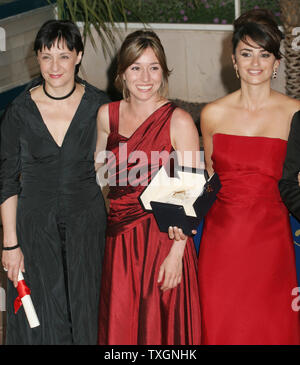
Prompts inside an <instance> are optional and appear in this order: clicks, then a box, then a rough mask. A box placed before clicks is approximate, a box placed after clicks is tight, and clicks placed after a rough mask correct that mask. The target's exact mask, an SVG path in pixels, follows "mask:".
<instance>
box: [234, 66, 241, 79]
mask: <svg viewBox="0 0 300 365" xmlns="http://www.w3.org/2000/svg"><path fill="white" fill-rule="evenodd" d="M234 69H235V74H236V77H237V78H238V79H239V78H240V74H239V70H238V68H237V66H235V67H234Z"/></svg>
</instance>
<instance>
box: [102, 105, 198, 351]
mask: <svg viewBox="0 0 300 365" xmlns="http://www.w3.org/2000/svg"><path fill="white" fill-rule="evenodd" d="M119 106H120V102H114V103H111V104H110V105H109V119H110V131H111V132H110V135H109V137H108V146H107V149H108V150H109V151H112V152H113V153H114V155H115V156H116V159H114V158H110V160H109V162H108V165H109V168H110V171H114V169H115V170H116V173H115V174H114V175H112V176H111V178H110V181H113V180H114V178H115V180H116V183H117V186H110V192H109V196H108V197H109V199H110V212H109V217H108V230H107V240H106V249H105V257H104V266H103V272H102V285H101V296H100V318H99V344H104V345H106V344H109V345H124V344H125V345H142V344H143V345H160V344H161V345H173V344H177V345H180V344H182V345H185V344H200V336H201V325H200V306H199V292H198V283H197V257H196V252H195V247H194V244H193V240H192V239H191V238H189V239H188V242H187V244H186V248H185V253H184V257H183V274H182V281H181V284H180V285H179V286H178V287H177V288H174V289H171V290H168V291H166V292H164V293H163V292H162V291H161V290H160V284H159V283H158V282H157V279H158V273H159V269H160V266H161V264H162V262H163V261H164V259H165V258H166V257H167V255H168V253H169V251H170V248H171V246H172V244H173V241H172V240H170V239H169V237H168V235H167V234H166V233H161V232H160V231H159V229H158V226H157V224H156V222H155V219H154V217H153V215H152V214H151V213H148V212H145V211H144V210H143V209H142V206H141V204H140V202H139V200H138V197H139V195H140V194H141V192H142V191H143V190H144V189H145V187H146V185H147V184H148V182H149V181H150V179H151V174H153V173H155V172H157V170H158V168H159V167H160V166H161V165H162V163H165V162H166V161H161V160H160V161H158V162H157V163H156V164H154V165H153V164H152V165H151V152H153V151H158V152H162V151H166V152H168V153H170V152H171V151H172V150H173V148H172V145H171V140H170V133H169V131H170V120H171V116H172V113H173V111H174V109H175V106H174V105H173V104H172V103H167V104H165V105H163V106H161V107H160V108H159V109H158V110H156V111H155V112H154V113H152V114H151V115H150V116H149V117H148V118H147V119H146V120H145V121H144V122H143V124H142V125H141V126H140V127H139V128H138V129H137V130H136V131H135V132H134V133H133V135H132V136H131V137H130V138H126V137H124V136H121V135H120V134H119V133H118V126H119ZM119 144H121V145H119ZM125 150H127V153H126V151H125ZM122 151H123V152H124V151H125V153H123V152H122ZM133 151H141V152H143V153H142V156H140V160H139V165H141V164H143V167H144V173H141V174H140V175H139V174H138V173H137V172H136V170H135V167H137V166H136V162H129V163H128V164H127V161H126V160H127V156H129V154H130V153H132V152H133ZM138 153H139V152H138ZM168 153H167V154H166V156H167V155H168ZM145 157H146V158H145ZM133 159H134V158H133ZM129 160H130V159H129ZM128 176H129V177H130V178H129V177H128ZM134 176H136V178H134ZM128 180H131V181H130V183H131V184H130V185H129V184H128ZM133 185H137V186H133Z"/></svg>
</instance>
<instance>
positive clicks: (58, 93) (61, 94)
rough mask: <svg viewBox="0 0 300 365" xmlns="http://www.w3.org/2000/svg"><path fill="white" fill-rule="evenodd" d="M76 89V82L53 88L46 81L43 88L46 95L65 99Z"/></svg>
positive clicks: (51, 97)
mask: <svg viewBox="0 0 300 365" xmlns="http://www.w3.org/2000/svg"><path fill="white" fill-rule="evenodd" d="M75 89H76V82H75V80H74V82H73V84H71V85H68V87H63V88H51V87H49V84H47V83H46V82H45V81H44V82H43V90H44V93H45V94H46V96H47V97H48V98H50V99H54V100H63V99H67V98H68V97H70V96H71V95H72V94H73V93H74V91H75Z"/></svg>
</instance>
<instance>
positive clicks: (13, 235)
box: [1, 195, 25, 287]
mask: <svg viewBox="0 0 300 365" xmlns="http://www.w3.org/2000/svg"><path fill="white" fill-rule="evenodd" d="M17 204H18V196H17V195H14V196H12V197H10V198H8V199H7V200H6V201H5V202H4V203H3V204H2V205H1V218H2V225H3V247H12V246H15V245H17V244H18V239H17V231H16V215H17ZM2 265H3V267H4V268H6V269H7V270H8V272H7V276H8V278H9V279H10V280H12V281H13V283H14V286H15V287H17V285H18V273H19V270H21V271H23V272H24V270H25V269H24V256H23V253H22V251H21V249H20V248H16V249H13V250H10V251H6V250H3V252H2Z"/></svg>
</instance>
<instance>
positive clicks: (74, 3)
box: [48, 0, 127, 57]
mask: <svg viewBox="0 0 300 365" xmlns="http://www.w3.org/2000/svg"><path fill="white" fill-rule="evenodd" d="M48 1H49V2H50V3H53V2H55V3H56V6H57V16H58V19H69V20H72V21H73V22H78V21H79V22H82V25H83V39H84V41H86V40H87V38H89V39H90V41H91V43H92V45H93V47H94V48H96V42H95V40H94V37H93V33H92V28H94V29H95V31H96V33H97V34H98V36H99V38H100V40H101V45H102V49H103V52H104V55H105V56H106V55H107V54H109V55H110V56H111V57H112V56H113V55H114V54H115V51H116V49H115V44H116V36H118V37H119V38H120V39H121V37H122V32H121V30H120V28H118V26H117V24H116V20H117V19H118V20H119V21H121V22H124V23H125V25H126V24H127V18H126V8H125V0H101V1H99V0H48Z"/></svg>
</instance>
